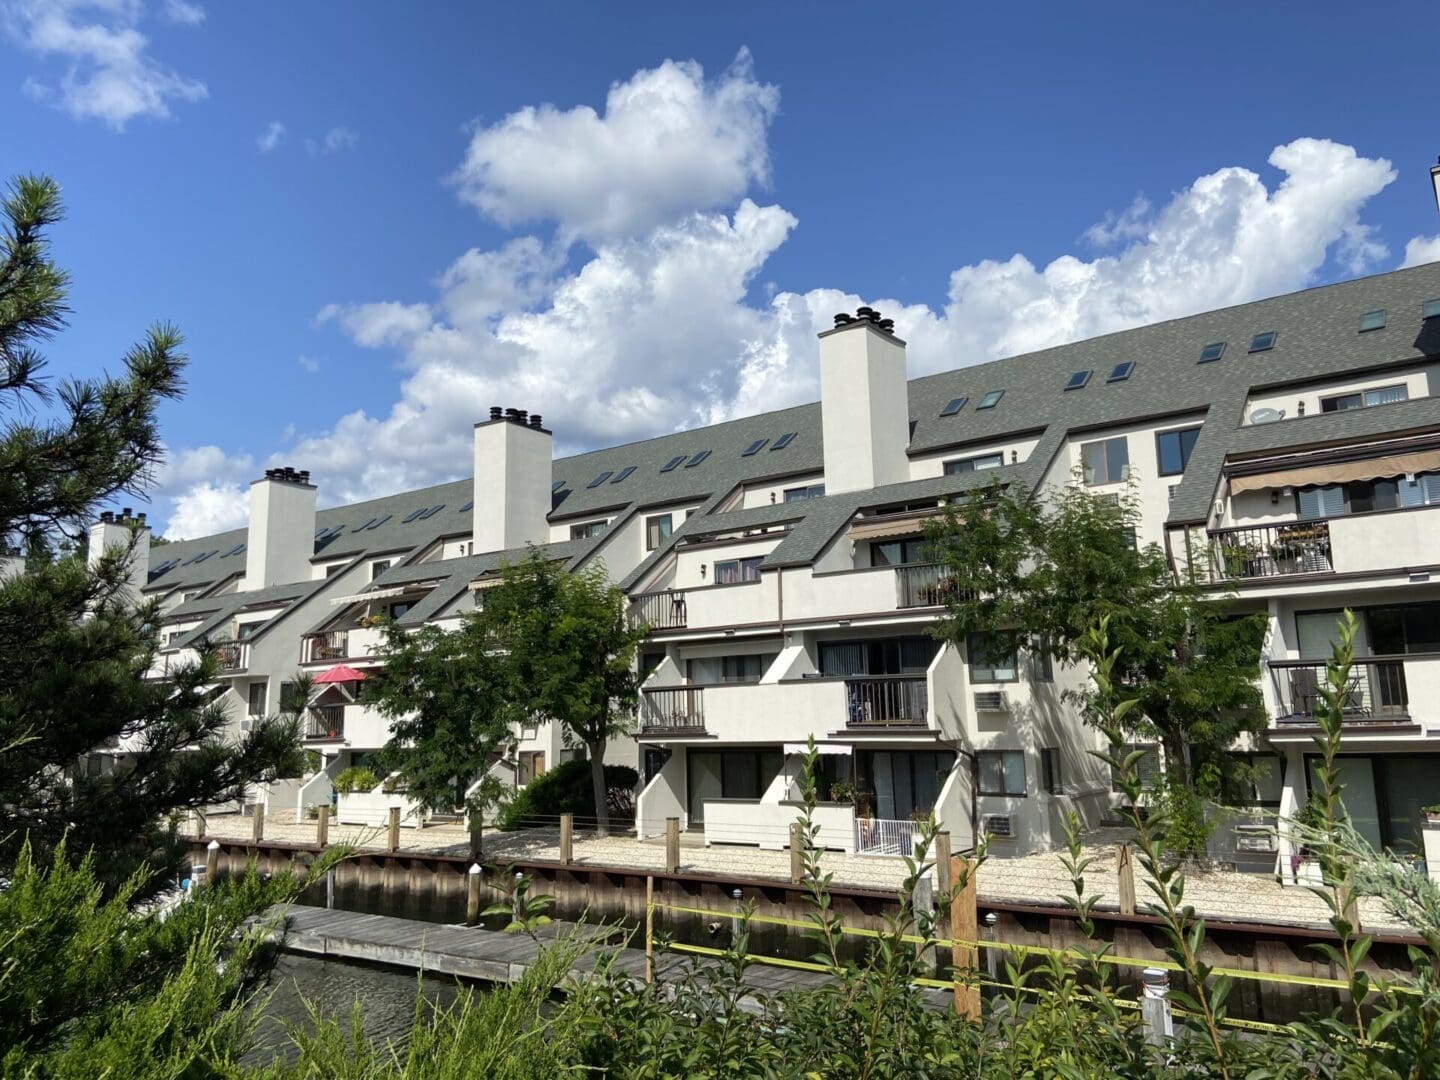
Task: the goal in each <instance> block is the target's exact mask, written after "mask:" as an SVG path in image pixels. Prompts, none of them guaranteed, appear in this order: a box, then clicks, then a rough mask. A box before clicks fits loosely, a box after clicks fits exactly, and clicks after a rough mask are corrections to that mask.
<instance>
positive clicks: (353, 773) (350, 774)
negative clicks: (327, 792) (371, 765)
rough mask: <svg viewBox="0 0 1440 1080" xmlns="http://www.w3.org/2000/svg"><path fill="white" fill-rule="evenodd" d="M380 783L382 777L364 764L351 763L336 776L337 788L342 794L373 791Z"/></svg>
mask: <svg viewBox="0 0 1440 1080" xmlns="http://www.w3.org/2000/svg"><path fill="white" fill-rule="evenodd" d="M378 783H380V778H379V777H378V776H376V775H375V773H374V771H373V770H371V769H368V768H366V767H365V766H364V765H351V766H350V768H348V769H345V770H343V771H342V772H341V773H340V775H339V776H337V777H335V790H336V791H338V792H340V794H341V795H349V794H350V793H351V792H352V791H373V790H375V785H376V784H378Z"/></svg>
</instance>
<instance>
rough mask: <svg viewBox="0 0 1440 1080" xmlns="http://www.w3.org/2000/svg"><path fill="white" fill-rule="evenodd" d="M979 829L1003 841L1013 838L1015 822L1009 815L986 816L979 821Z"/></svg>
mask: <svg viewBox="0 0 1440 1080" xmlns="http://www.w3.org/2000/svg"><path fill="white" fill-rule="evenodd" d="M980 828H981V829H982V830H983V831H984V832H987V833H989V834H990V835H991V836H994V837H999V838H1000V839H1004V840H1009V839H1011V838H1013V837H1014V836H1015V822H1014V819H1012V818H1011V816H1010V815H1009V814H986V815H985V816H984V817H982V818H981V819H980Z"/></svg>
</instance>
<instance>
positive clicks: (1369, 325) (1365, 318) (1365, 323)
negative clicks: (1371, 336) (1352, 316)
mask: <svg viewBox="0 0 1440 1080" xmlns="http://www.w3.org/2000/svg"><path fill="white" fill-rule="evenodd" d="M1384 329H1385V309H1384V308H1380V309H1379V310H1378V311H1367V312H1365V314H1364V315H1361V316H1360V333H1362V334H1363V333H1365V331H1367V330H1384Z"/></svg>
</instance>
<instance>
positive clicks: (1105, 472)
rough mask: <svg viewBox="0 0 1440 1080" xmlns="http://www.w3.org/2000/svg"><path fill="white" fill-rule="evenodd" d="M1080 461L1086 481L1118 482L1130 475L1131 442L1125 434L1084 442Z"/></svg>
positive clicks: (1090, 483)
mask: <svg viewBox="0 0 1440 1080" xmlns="http://www.w3.org/2000/svg"><path fill="white" fill-rule="evenodd" d="M1080 463H1081V468H1082V470H1083V472H1084V476H1085V483H1087V484H1089V485H1090V486H1091V487H1094V486H1095V485H1096V484H1118V483H1119V482H1120V481H1122V480H1127V479H1129V477H1130V444H1129V443H1128V442H1127V441H1126V439H1125V436H1123V435H1121V436H1119V437H1118V438H1114V439H1101V440H1100V441H1099V442H1092V443H1084V444H1082V445H1081V447H1080Z"/></svg>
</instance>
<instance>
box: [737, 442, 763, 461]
mask: <svg viewBox="0 0 1440 1080" xmlns="http://www.w3.org/2000/svg"><path fill="white" fill-rule="evenodd" d="M769 441H770V440H769V439H756V440H755V441H754V442H752V443H751V444H750V445H749V446H747V447H746V448H745V452H744V453H743V454H741V455H740V456H741V457H751V456H753V455H755V454H758V453H759V452H760V451H761V450H764V449H765V444H766V443H767V442H769Z"/></svg>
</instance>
